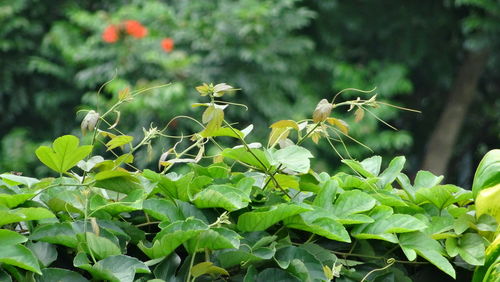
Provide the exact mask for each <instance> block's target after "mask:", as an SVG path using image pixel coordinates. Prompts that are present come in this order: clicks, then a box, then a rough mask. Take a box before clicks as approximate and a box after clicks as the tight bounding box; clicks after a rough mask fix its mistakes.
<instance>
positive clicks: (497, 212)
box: [476, 184, 500, 222]
mask: <svg viewBox="0 0 500 282" xmlns="http://www.w3.org/2000/svg"><path fill="white" fill-rule="evenodd" d="M499 203H500V184H497V185H496V186H493V187H491V188H486V189H483V190H481V192H479V195H477V198H476V216H477V217H478V218H479V217H480V216H481V215H483V214H489V215H491V216H493V217H494V218H495V219H496V220H497V222H500V204H499Z"/></svg>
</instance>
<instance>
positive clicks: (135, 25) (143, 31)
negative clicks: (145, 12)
mask: <svg viewBox="0 0 500 282" xmlns="http://www.w3.org/2000/svg"><path fill="white" fill-rule="evenodd" d="M124 25H125V31H126V32H127V33H128V34H130V35H131V36H132V37H135V38H143V37H144V36H146V35H147V34H148V29H147V28H145V27H144V26H143V25H142V24H141V23H140V22H138V21H134V20H128V21H125V22H124Z"/></svg>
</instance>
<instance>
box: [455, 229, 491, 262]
mask: <svg viewBox="0 0 500 282" xmlns="http://www.w3.org/2000/svg"><path fill="white" fill-rule="evenodd" d="M484 253H485V249H484V244H483V239H482V237H481V236H480V235H479V234H475V233H466V234H464V235H463V236H462V237H460V238H458V254H459V255H460V257H462V259H463V260H465V261H466V262H467V263H469V264H471V265H483V264H484V260H485V255H484Z"/></svg>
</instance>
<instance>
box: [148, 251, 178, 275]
mask: <svg viewBox="0 0 500 282" xmlns="http://www.w3.org/2000/svg"><path fill="white" fill-rule="evenodd" d="M180 264H181V258H180V257H179V256H178V255H177V254H176V253H172V254H170V255H169V256H168V257H166V258H165V259H164V260H162V261H161V262H160V263H159V264H158V265H157V266H156V267H155V269H154V270H153V273H154V277H156V278H159V279H163V280H165V281H169V279H172V278H173V277H175V274H176V272H177V268H178V267H179V265H180Z"/></svg>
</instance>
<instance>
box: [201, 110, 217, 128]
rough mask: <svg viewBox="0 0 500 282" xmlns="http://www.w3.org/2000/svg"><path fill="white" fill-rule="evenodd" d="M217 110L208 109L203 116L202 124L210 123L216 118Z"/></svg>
mask: <svg viewBox="0 0 500 282" xmlns="http://www.w3.org/2000/svg"><path fill="white" fill-rule="evenodd" d="M215 110H216V108H215V106H209V107H207V108H206V109H205V111H204V112H203V115H202V116H201V122H203V123H204V124H205V123H208V122H210V121H211V120H212V119H213V118H214V117H215Z"/></svg>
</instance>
